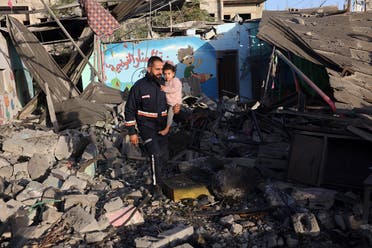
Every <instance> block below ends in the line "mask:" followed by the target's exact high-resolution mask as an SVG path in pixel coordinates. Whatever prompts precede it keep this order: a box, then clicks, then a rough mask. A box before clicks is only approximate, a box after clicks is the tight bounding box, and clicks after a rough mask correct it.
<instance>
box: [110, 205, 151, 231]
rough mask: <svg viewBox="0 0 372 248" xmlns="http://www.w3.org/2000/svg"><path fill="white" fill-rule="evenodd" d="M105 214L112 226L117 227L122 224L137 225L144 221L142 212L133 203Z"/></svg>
mask: <svg viewBox="0 0 372 248" xmlns="http://www.w3.org/2000/svg"><path fill="white" fill-rule="evenodd" d="M134 212H135V213H134ZM133 213H134V214H133ZM105 216H106V217H107V219H108V220H109V222H110V224H111V225H112V226H114V227H119V226H121V225H123V224H125V226H130V225H138V224H142V223H144V221H145V220H144V218H143V216H142V214H141V213H140V212H139V211H137V210H136V208H135V207H134V206H133V205H129V206H127V207H124V208H121V209H119V210H116V211H114V212H109V213H106V214H105ZM129 218H130V219H129Z"/></svg>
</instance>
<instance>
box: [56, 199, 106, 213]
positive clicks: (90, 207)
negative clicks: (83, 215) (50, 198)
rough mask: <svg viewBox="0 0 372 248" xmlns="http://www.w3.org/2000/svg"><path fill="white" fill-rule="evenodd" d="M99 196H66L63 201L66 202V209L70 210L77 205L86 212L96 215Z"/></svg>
mask: <svg viewBox="0 0 372 248" xmlns="http://www.w3.org/2000/svg"><path fill="white" fill-rule="evenodd" d="M98 199H99V198H98V196H96V195H93V194H88V195H82V194H79V195H76V194H73V195H64V196H63V197H62V200H63V201H64V209H69V208H71V207H73V206H75V205H79V206H80V207H82V208H83V209H84V211H86V212H88V213H90V214H93V215H95V213H96V204H97V202H98Z"/></svg>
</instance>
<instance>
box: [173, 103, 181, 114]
mask: <svg viewBox="0 0 372 248" xmlns="http://www.w3.org/2000/svg"><path fill="white" fill-rule="evenodd" d="M180 110H181V105H180V104H178V103H177V104H176V105H174V106H173V113H175V114H178V113H179V112H180Z"/></svg>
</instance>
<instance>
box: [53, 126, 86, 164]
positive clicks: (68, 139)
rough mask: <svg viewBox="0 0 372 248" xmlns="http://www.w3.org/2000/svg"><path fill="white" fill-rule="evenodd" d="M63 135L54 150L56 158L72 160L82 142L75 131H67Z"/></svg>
mask: <svg viewBox="0 0 372 248" xmlns="http://www.w3.org/2000/svg"><path fill="white" fill-rule="evenodd" d="M62 134H63V135H61V136H59V137H58V141H57V143H56V147H55V150H54V156H55V157H56V159H57V160H63V159H68V158H70V157H71V155H72V154H73V153H74V152H76V150H77V148H78V144H79V142H80V137H79V133H77V132H76V133H75V132H73V130H65V131H64V132H62Z"/></svg>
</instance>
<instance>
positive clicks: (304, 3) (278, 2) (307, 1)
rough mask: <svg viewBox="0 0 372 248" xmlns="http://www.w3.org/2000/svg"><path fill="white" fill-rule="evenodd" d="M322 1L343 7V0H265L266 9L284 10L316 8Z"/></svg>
mask: <svg viewBox="0 0 372 248" xmlns="http://www.w3.org/2000/svg"><path fill="white" fill-rule="evenodd" d="M323 2H325V3H324V4H323V6H330V5H337V6H338V8H339V9H343V5H344V2H345V0H267V1H266V3H265V9H266V10H284V9H286V8H298V9H300V8H317V7H319V6H320V5H321V4H322V3H323Z"/></svg>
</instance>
